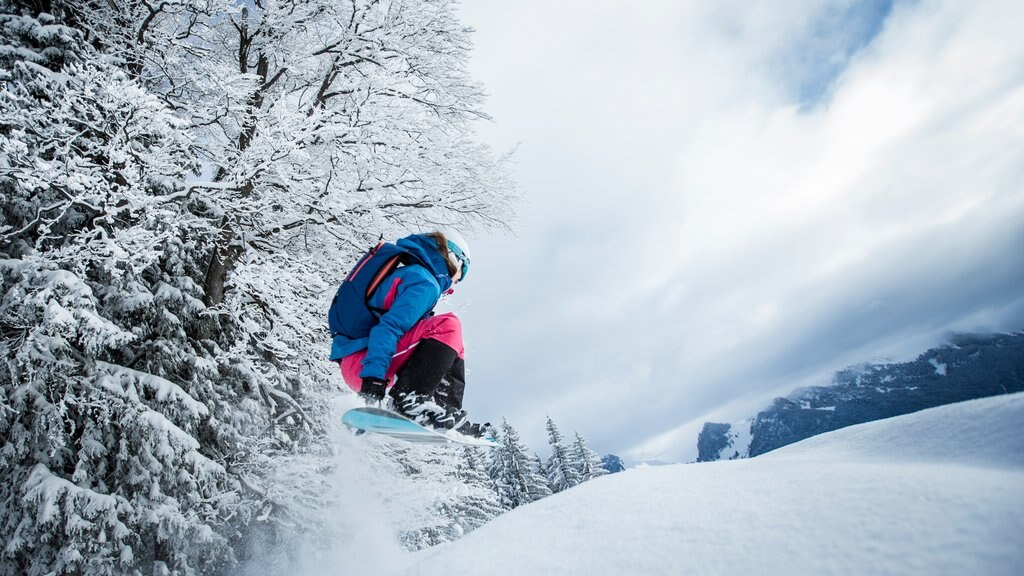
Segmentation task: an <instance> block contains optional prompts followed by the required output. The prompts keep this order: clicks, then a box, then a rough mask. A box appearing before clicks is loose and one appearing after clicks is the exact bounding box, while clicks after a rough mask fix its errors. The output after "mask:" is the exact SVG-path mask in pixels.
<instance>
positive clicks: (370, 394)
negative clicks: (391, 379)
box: [359, 376, 388, 402]
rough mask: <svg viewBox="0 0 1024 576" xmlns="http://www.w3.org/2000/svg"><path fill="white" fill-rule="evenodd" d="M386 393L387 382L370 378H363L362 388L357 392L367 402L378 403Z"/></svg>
mask: <svg viewBox="0 0 1024 576" xmlns="http://www.w3.org/2000/svg"><path fill="white" fill-rule="evenodd" d="M387 391H388V381H387V380H384V379H382V378H374V377H372V376H370V377H367V378H363V387H362V388H361V389H360V390H359V395H360V396H362V397H363V399H364V400H366V401H367V402H380V401H381V400H383V399H384V394H386V393H387Z"/></svg>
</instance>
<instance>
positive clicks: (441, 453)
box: [400, 444, 504, 550]
mask: <svg viewBox="0 0 1024 576" xmlns="http://www.w3.org/2000/svg"><path fill="white" fill-rule="evenodd" d="M417 448H418V449H409V450H403V451H402V452H403V453H404V454H403V456H404V464H405V470H406V473H407V474H408V476H409V477H410V478H412V479H413V482H414V483H415V490H416V492H417V493H418V494H419V495H420V498H419V500H420V506H422V507H423V512H422V513H419V514H412V513H410V511H407V513H406V514H405V516H406V517H407V518H408V517H412V516H418V517H419V519H418V520H417V521H416V522H417V523H418V524H419V526H416V527H415V528H405V529H404V530H402V532H401V535H400V540H401V541H402V543H403V545H404V546H405V547H406V548H408V549H410V550H420V549H423V548H427V547H430V546H435V545H437V544H442V543H445V542H452V541H454V540H457V539H459V538H461V537H462V536H464V535H465V534H467V533H469V532H472V531H473V530H475V529H477V528H479V527H480V526H482V525H484V524H486V523H487V522H488V521H490V520H491V519H492V518H494V517H496V516H498V515H499V514H501V513H502V512H503V511H504V509H503V508H502V506H501V504H500V503H499V502H498V496H497V494H496V493H495V492H494V490H493V489H492V488H491V483H490V478H489V477H488V476H487V473H486V470H484V469H483V463H482V459H481V457H480V454H479V451H480V450H481V449H480V448H472V447H468V446H459V445H456V444H448V445H442V446H421V447H417ZM422 494H433V495H434V497H433V499H427V500H426V501H424V500H423V498H422Z"/></svg>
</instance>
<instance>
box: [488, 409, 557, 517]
mask: <svg viewBox="0 0 1024 576" xmlns="http://www.w3.org/2000/svg"><path fill="white" fill-rule="evenodd" d="M498 440H499V443H500V444H501V446H499V447H497V448H492V449H491V454H490V462H489V463H488V467H487V473H488V475H489V476H490V478H491V482H492V485H493V487H494V490H495V492H497V494H498V499H499V501H500V502H501V505H502V506H504V507H505V508H509V509H511V508H517V507H519V506H522V505H523V504H529V503H530V502H534V501H536V500H540V499H541V498H544V497H547V496H550V495H551V489H550V488H548V485H547V481H546V480H545V478H544V476H543V475H542V474H541V473H540V472H539V471H537V470H536V469H535V466H534V463H533V461H532V459H531V458H530V456H529V454H528V453H527V449H526V447H525V446H524V445H523V443H522V441H521V440H520V439H519V432H517V431H516V429H515V428H513V427H512V425H511V424H509V423H508V421H507V420H505V421H503V422H502V424H501V433H500V434H499V438H498Z"/></svg>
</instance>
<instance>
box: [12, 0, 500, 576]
mask: <svg viewBox="0 0 1024 576" xmlns="http://www.w3.org/2000/svg"><path fill="white" fill-rule="evenodd" d="M468 50H469V43H468V39H467V36H466V31H465V30H464V29H463V28H462V27H461V26H459V24H458V22H457V21H456V19H455V18H454V9H453V7H452V4H451V2H446V1H440V2H426V1H422V0H395V1H392V2H388V3H386V4H382V3H379V2H376V1H372V0H353V1H352V2H344V3H339V2H329V1H327V0H306V1H299V2H287V3H278V2H257V3H255V4H254V3H250V2H235V1H234V0H203V1H201V2H196V1H192V0H169V1H166V2H147V1H145V0H117V1H113V2H111V1H104V0H95V1H94V0H84V1H78V0H74V1H70V0H45V1H40V2H37V1H25V2H16V1H11V0H3V1H2V2H0V148H2V150H3V154H4V156H3V159H2V160H0V192H2V197H3V204H2V205H0V280H2V284H0V299H2V300H0V350H2V351H3V352H4V354H3V366H2V367H3V369H2V370H0V439H2V440H0V473H2V475H3V478H4V482H3V483H2V484H0V525H2V526H3V529H2V530H0V574H20V573H25V572H36V573H47V572H50V571H52V572H57V573H62V572H69V573H83V574H113V573H131V572H134V571H138V572H141V573H152V572H157V573H159V572H161V571H164V570H170V571H176V572H177V573H179V574H191V573H197V572H209V571H211V570H212V569H213V567H216V566H220V565H222V564H226V563H231V562H233V561H234V559H235V558H236V557H237V555H238V553H239V552H238V551H239V549H240V547H239V546H238V543H239V542H240V541H241V540H242V539H243V538H248V537H249V536H251V535H252V532H253V530H254V527H257V526H258V527H260V528H259V530H260V531H261V533H262V534H261V536H263V537H264V539H266V538H269V539H270V540H271V541H273V540H274V539H275V538H281V537H283V536H284V535H286V534H289V533H294V532H296V531H297V530H298V529H300V528H301V527H302V526H315V524H316V522H317V520H318V518H317V514H316V510H317V507H316V505H315V499H316V498H318V497H319V496H318V494H317V493H316V492H317V491H316V487H317V486H319V485H320V484H319V480H322V474H323V469H324V468H325V462H326V460H325V458H326V455H327V454H329V451H330V447H329V446H328V445H327V444H326V438H325V435H324V431H325V429H326V425H325V422H326V417H327V415H328V410H327V406H326V401H325V399H326V397H327V395H328V394H329V393H331V391H332V390H333V389H334V387H333V386H331V385H329V382H330V380H329V378H330V375H331V374H335V377H336V369H333V370H332V367H331V366H329V365H328V364H327V363H325V362H324V361H323V357H324V349H325V348H326V346H327V340H328V338H327V335H326V331H325V327H324V321H323V313H324V311H325V310H326V307H327V302H328V300H329V298H330V294H332V293H333V289H334V286H335V282H336V281H337V279H336V276H337V275H338V274H337V271H340V270H344V269H346V268H347V266H348V264H349V262H351V261H352V260H353V259H354V258H355V256H356V255H357V254H358V253H359V252H361V250H362V249H363V247H364V246H365V243H366V242H367V239H368V238H370V237H374V238H375V237H376V236H377V235H378V234H379V233H381V232H384V233H388V234H392V233H398V232H399V231H405V230H408V229H409V228H416V227H421V226H423V227H434V226H435V225H440V224H456V225H461V226H463V227H466V226H472V225H477V226H480V225H482V226H489V225H491V226H493V225H497V226H500V225H503V224H504V223H505V222H507V220H508V218H509V217H510V215H511V207H510V206H511V204H510V203H511V202H512V200H513V194H512V191H511V185H510V183H509V180H508V178H507V174H506V172H505V170H504V168H503V165H502V163H501V161H500V160H499V159H496V158H494V156H493V155H492V154H491V153H490V152H489V151H488V150H487V149H486V148H484V147H482V146H480V145H479V144H477V143H476V142H475V141H474V139H473V134H472V121H473V120H474V119H476V118H481V117H483V116H484V115H483V114H482V112H480V110H479V105H480V102H481V95H482V91H481V90H480V88H479V87H478V86H477V85H476V84H474V83H473V82H472V81H471V79H470V78H469V77H468V74H467V72H466V65H465V63H466V58H467V54H468ZM285 466H286V467H288V469H289V470H290V471H292V472H294V473H282V467H285Z"/></svg>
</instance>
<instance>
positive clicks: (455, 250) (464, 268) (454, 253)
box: [448, 240, 469, 281]
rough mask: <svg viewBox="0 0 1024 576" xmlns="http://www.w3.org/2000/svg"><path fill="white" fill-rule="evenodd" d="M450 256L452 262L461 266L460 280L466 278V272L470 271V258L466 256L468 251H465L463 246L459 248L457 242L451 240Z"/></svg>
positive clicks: (449, 245)
mask: <svg viewBox="0 0 1024 576" xmlns="http://www.w3.org/2000/svg"><path fill="white" fill-rule="evenodd" d="M448 256H449V258H451V259H452V264H455V265H456V266H458V267H460V270H459V280H460V281H461V280H464V279H465V278H466V274H468V273H469V258H468V257H467V256H466V253H465V252H463V251H462V248H459V246H458V245H457V244H455V243H454V242H452V241H451V240H449V241H448Z"/></svg>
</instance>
